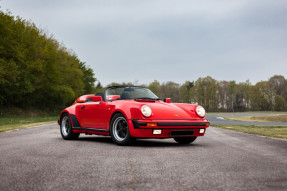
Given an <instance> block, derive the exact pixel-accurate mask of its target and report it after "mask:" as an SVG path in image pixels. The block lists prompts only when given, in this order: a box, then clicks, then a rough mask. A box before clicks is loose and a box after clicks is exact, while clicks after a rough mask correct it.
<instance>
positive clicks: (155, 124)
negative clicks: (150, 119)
mask: <svg viewBox="0 0 287 191" xmlns="http://www.w3.org/2000/svg"><path fill="white" fill-rule="evenodd" d="M146 125H147V126H148V127H155V126H157V123H147V124H146Z"/></svg>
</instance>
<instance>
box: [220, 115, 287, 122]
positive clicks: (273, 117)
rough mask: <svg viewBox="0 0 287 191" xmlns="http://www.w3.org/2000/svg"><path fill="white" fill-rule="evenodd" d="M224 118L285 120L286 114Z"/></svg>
mask: <svg viewBox="0 0 287 191" xmlns="http://www.w3.org/2000/svg"><path fill="white" fill-rule="evenodd" d="M225 119H228V120H235V121H256V122H287V115H269V116H245V117H225Z"/></svg>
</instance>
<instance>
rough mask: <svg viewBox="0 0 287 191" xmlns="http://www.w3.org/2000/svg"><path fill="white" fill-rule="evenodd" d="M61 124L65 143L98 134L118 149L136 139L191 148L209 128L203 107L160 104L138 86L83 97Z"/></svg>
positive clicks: (63, 113) (107, 90) (60, 121)
mask: <svg viewBox="0 0 287 191" xmlns="http://www.w3.org/2000/svg"><path fill="white" fill-rule="evenodd" d="M58 123H59V125H60V132H61V135H62V137H63V139H65V140H72V139H78V137H79V135H80V133H85V134H96V135H106V136H111V138H112V140H113V141H114V142H115V143H116V144H118V145H128V144H130V143H132V142H133V141H134V140H135V139H137V138H159V139H161V138H173V139H174V140H175V141H176V142H178V143H180V144H189V143H191V142H193V141H194V140H195V139H196V138H197V137H199V136H203V135H204V134H205V131H206V128H207V127H209V122H208V121H207V120H206V119H205V110H204V108H203V107H202V106H200V105H194V104H185V103H171V100H170V98H166V99H164V100H160V99H159V98H158V97H157V96H156V95H155V94H154V93H153V92H152V91H150V90H149V89H147V88H144V87H137V86H111V87H108V88H106V89H105V92H104V93H96V94H95V95H83V96H81V97H79V98H78V99H76V101H75V102H74V103H73V105H72V106H70V107H68V108H66V109H64V110H63V111H62V112H61V115H60V119H59V121H58Z"/></svg>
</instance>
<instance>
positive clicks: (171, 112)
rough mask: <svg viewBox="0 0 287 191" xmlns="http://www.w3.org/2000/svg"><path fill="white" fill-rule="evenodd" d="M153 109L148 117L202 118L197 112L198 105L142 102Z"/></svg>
mask: <svg viewBox="0 0 287 191" xmlns="http://www.w3.org/2000/svg"><path fill="white" fill-rule="evenodd" d="M141 105H148V106H150V107H151V109H152V115H151V116H150V117H149V118H146V119H202V118H200V117H198V116H197V115H196V113H195V108H196V105H192V104H180V103H165V102H161V101H156V102H141Z"/></svg>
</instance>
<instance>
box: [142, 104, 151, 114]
mask: <svg viewBox="0 0 287 191" xmlns="http://www.w3.org/2000/svg"><path fill="white" fill-rule="evenodd" d="M141 111H142V114H143V115H144V116H145V117H149V116H151V108H150V107H149V106H148V105H143V106H142V107H141Z"/></svg>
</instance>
